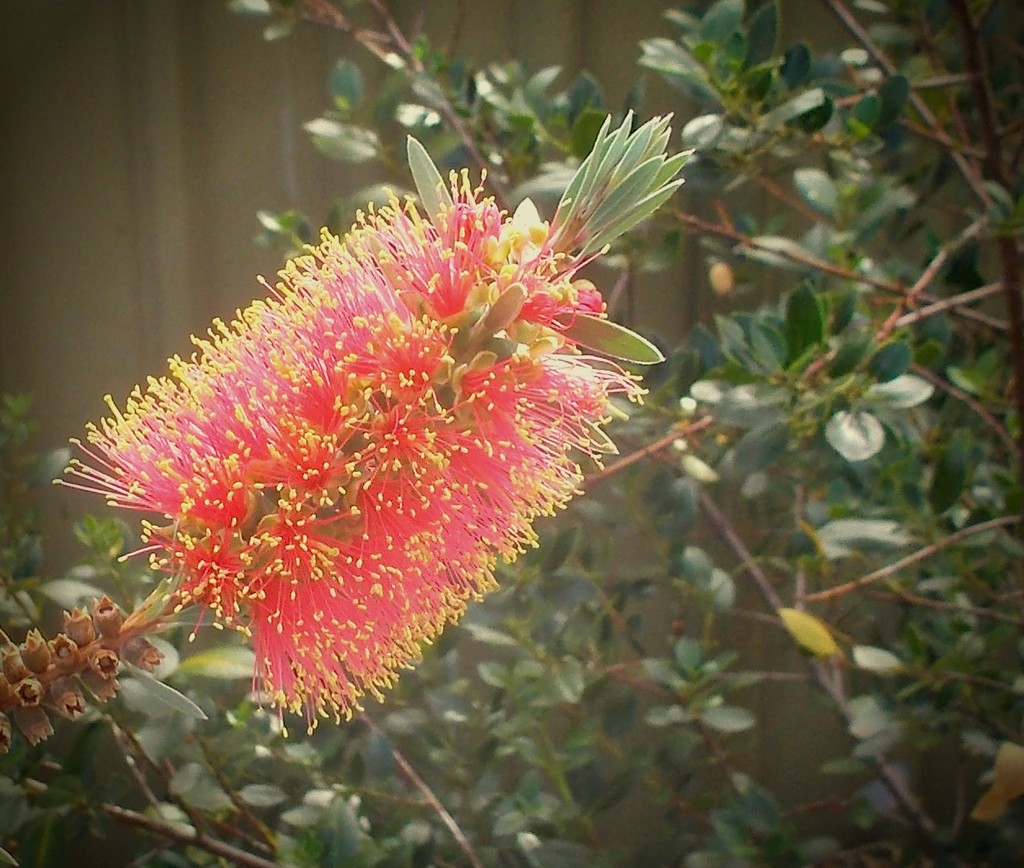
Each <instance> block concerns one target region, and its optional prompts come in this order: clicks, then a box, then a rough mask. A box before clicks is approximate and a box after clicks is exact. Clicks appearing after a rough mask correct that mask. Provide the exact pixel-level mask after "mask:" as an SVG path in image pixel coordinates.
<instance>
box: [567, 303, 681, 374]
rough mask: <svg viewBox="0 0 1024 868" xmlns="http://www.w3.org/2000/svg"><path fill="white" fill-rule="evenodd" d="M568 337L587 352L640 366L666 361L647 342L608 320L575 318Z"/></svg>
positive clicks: (568, 330) (585, 316)
mask: <svg viewBox="0 0 1024 868" xmlns="http://www.w3.org/2000/svg"><path fill="white" fill-rule="evenodd" d="M565 336H566V337H568V338H570V339H571V340H573V341H575V342H576V343H578V344H580V345H581V346H584V347H586V348H587V349H591V350H597V351H598V352H600V353H604V354H605V355H609V356H614V357H615V358H617V359H624V360H625V361H628V362H635V363H636V364H638V365H657V364H659V363H660V362H663V361H665V357H664V356H663V355H662V354H661V350H659V349H658V348H657V347H656V346H655V345H654V344H652V343H651V342H650V341H649V340H647V338H644V337H641V336H640V335H638V334H637V333H636V332H634V331H631V330H630V329H628V328H626V327H625V326H621V325H619V324H618V323H616V322H612V321H611V320H608V319H598V318H597V317H593V316H587V315H586V314H576V316H575V317H574V318H573V321H572V325H570V326H569V327H568V328H567V329H566V330H565Z"/></svg>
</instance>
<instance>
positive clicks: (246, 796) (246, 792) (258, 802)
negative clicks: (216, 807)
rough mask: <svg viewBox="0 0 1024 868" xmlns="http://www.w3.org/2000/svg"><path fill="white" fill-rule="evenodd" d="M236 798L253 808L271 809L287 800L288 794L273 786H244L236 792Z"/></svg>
mask: <svg viewBox="0 0 1024 868" xmlns="http://www.w3.org/2000/svg"><path fill="white" fill-rule="evenodd" d="M238 797H239V798H240V799H241V800H242V801H243V802H245V803H246V804H247V805H252V806H253V807H254V808H272V807H273V806H274V805H279V804H281V802H283V801H284V800H285V799H287V798H288V794H287V793H285V791H284V790H282V789H281V788H280V787H278V786H275V785H274V784H246V785H245V786H244V787H242V789H240V790H239V791H238Z"/></svg>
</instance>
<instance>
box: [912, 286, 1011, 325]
mask: <svg viewBox="0 0 1024 868" xmlns="http://www.w3.org/2000/svg"><path fill="white" fill-rule="evenodd" d="M1002 291H1003V283H1002V281H999V282H997V283H987V284H985V286H979V287H978V288H977V289H972V290H969V291H967V292H961V293H959V294H958V295H953V296H950V297H949V298H943V299H940V300H939V301H936V302H932V303H931V304H929V305H925V306H924V307H919V308H918V309H917V310H912V311H911V312H910V313H905V314H903V316H901V317H900V318H899V319H898V320H896V328H903V327H904V326H908V325H913V324H914V323H917V322H920V321H921V320H923V319H928V317H930V316H935V314H937V313H942V312H943V311H944V310H949V309H950V308H951V307H959V306H960V305H964V304H973V303H974V302H976V301H981V299H983V298H988V297H989V296H990V295H995V294H996V293H999V292H1002Z"/></svg>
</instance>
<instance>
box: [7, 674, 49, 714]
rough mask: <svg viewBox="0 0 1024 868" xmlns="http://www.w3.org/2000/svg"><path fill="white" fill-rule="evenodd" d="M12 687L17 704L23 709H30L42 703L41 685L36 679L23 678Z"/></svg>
mask: <svg viewBox="0 0 1024 868" xmlns="http://www.w3.org/2000/svg"><path fill="white" fill-rule="evenodd" d="M13 687H14V695H15V696H17V698H18V704H19V705H21V706H22V707H23V708H31V707H32V706H35V705H39V703H40V702H42V701H43V685H42V684H40V683H39V681H38V679H36V678H23V679H22V680H21V681H19V682H18V683H17V684H15V685H13Z"/></svg>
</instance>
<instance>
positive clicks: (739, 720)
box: [700, 705, 757, 732]
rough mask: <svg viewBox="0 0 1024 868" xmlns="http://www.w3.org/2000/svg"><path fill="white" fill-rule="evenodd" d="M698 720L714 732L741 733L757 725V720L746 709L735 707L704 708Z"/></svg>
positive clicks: (717, 706)
mask: <svg viewBox="0 0 1024 868" xmlns="http://www.w3.org/2000/svg"><path fill="white" fill-rule="evenodd" d="M700 719H701V721H702V722H703V723H704V725H705V726H707V727H709V728H710V729H713V730H715V732H743V731H744V730H747V729H750V728H751V727H752V726H754V724H756V723H757V718H756V717H754V715H753V714H751V713H750V712H749V711H747V709H745V708H738V707H737V706H735V705H716V706H714V707H713V708H706V709H704V711H702V712H701V713H700Z"/></svg>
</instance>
